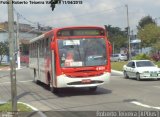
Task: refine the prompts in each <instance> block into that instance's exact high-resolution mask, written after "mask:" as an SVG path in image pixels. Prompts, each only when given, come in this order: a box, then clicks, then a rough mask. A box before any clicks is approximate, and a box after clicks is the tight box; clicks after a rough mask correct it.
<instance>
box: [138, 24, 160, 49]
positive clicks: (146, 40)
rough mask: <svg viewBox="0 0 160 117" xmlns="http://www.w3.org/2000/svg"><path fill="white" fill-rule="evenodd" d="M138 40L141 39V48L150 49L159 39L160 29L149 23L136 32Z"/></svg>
mask: <svg viewBox="0 0 160 117" xmlns="http://www.w3.org/2000/svg"><path fill="white" fill-rule="evenodd" d="M137 36H138V38H140V39H141V43H142V47H151V46H153V45H154V44H155V43H157V42H158V41H159V39H160V27H158V26H157V25H155V24H153V23H150V24H147V25H145V26H144V27H143V28H142V29H140V30H139V31H138V34H137Z"/></svg>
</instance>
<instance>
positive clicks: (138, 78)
mask: <svg viewBox="0 0 160 117" xmlns="http://www.w3.org/2000/svg"><path fill="white" fill-rule="evenodd" d="M136 78H137V80H138V81H140V80H141V78H140V73H136Z"/></svg>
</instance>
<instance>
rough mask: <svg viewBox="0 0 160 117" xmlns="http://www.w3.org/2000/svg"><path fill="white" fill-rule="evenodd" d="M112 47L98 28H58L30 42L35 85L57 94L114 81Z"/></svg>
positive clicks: (104, 31) (91, 88)
mask: <svg viewBox="0 0 160 117" xmlns="http://www.w3.org/2000/svg"><path fill="white" fill-rule="evenodd" d="M111 51H112V47H111V44H110V42H109V40H108V38H107V33H106V30H105V29H104V28H102V27H98V26H75V27H64V28H55V29H52V30H51V31H49V32H46V33H45V34H42V35H40V36H38V37H36V38H34V39H31V40H30V44H29V67H30V68H31V70H32V73H33V76H34V81H35V82H36V83H37V82H39V81H40V82H43V83H45V84H46V86H47V87H49V89H50V90H51V91H52V92H53V93H57V92H58V91H59V89H62V88H81V87H86V88H88V89H89V90H90V91H96V89H97V86H99V85H102V84H106V83H108V82H109V80H110V75H111V65H110V55H111Z"/></svg>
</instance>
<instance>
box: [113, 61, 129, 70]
mask: <svg viewBox="0 0 160 117" xmlns="http://www.w3.org/2000/svg"><path fill="white" fill-rule="evenodd" d="M125 64H127V62H126V61H120V62H111V68H112V69H113V70H117V71H122V69H123V65H125Z"/></svg>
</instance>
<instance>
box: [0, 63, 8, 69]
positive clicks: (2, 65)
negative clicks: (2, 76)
mask: <svg viewBox="0 0 160 117" xmlns="http://www.w3.org/2000/svg"><path fill="white" fill-rule="evenodd" d="M7 66H9V65H6V64H0V68H1V67H7Z"/></svg>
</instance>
